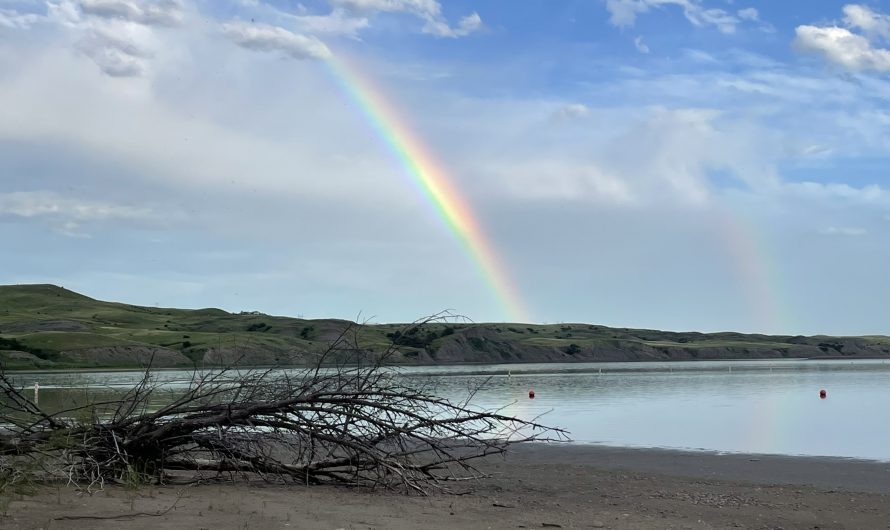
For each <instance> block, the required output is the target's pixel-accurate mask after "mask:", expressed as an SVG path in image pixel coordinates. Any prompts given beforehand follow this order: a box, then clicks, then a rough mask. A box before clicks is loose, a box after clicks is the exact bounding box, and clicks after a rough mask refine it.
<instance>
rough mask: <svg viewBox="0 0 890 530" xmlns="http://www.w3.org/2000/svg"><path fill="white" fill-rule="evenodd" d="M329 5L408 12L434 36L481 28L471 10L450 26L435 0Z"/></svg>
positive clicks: (343, 0)
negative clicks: (420, 21) (455, 24)
mask: <svg viewBox="0 0 890 530" xmlns="http://www.w3.org/2000/svg"><path fill="white" fill-rule="evenodd" d="M329 1H330V3H331V5H333V6H334V7H335V9H336V8H342V9H344V10H347V11H351V12H356V13H376V12H383V13H408V14H411V15H414V16H416V17H418V18H420V19H422V20H423V21H424V22H425V24H424V26H423V30H422V31H423V32H424V33H429V34H430V35H433V36H436V37H450V38H457V37H465V36H467V35H470V34H471V33H475V32H477V31H479V30H480V29H482V27H483V24H482V17H480V16H479V14H478V13H476V12H473V13H470V14H469V15H466V16H464V17H462V18H461V19H460V21H458V23H457V26H451V25H450V24H449V23H448V21H447V20H445V17H444V16H443V15H442V5H441V4H440V3H439V2H438V1H437V0H329Z"/></svg>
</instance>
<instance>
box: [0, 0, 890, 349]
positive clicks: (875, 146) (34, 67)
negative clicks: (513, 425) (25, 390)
mask: <svg viewBox="0 0 890 530" xmlns="http://www.w3.org/2000/svg"><path fill="white" fill-rule="evenodd" d="M337 54H344V55H348V56H349V57H350V58H351V60H352V61H353V62H356V63H358V64H360V65H361V67H362V69H363V70H364V71H365V73H366V74H368V75H370V76H371V77H373V80H374V82H375V84H377V85H378V86H380V87H381V88H382V90H383V92H384V93H385V94H386V97H387V99H389V100H390V101H391V103H392V104H393V105H394V106H395V107H397V108H398V109H399V111H400V113H401V114H403V115H404V116H406V117H407V120H408V121H409V122H410V126H411V128H412V129H413V130H414V131H415V133H416V134H417V135H418V137H420V138H422V139H423V141H424V143H425V144H426V145H427V146H428V147H429V149H430V151H432V152H434V153H435V154H436V155H437V157H438V158H439V159H440V160H441V161H442V162H443V165H444V166H445V167H446V168H447V170H448V173H449V175H450V177H451V179H452V181H453V183H454V184H455V186H456V187H457V188H458V189H460V190H461V193H462V194H463V195H464V196H465V198H466V200H467V201H468V202H469V203H470V204H471V205H472V206H473V209H474V210H475V212H476V213H477V216H478V218H479V222H480V224H481V226H482V227H483V230H484V231H485V232H486V234H487V236H488V238H489V240H490V241H491V242H492V244H493V246H494V247H495V248H496V249H497V252H498V253H499V254H500V255H501V256H502V258H503V260H504V261H505V262H506V263H507V264H508V267H509V269H510V271H511V274H512V281H513V282H514V283H515V286H516V289H517V290H518V291H519V292H520V293H521V295H522V297H523V298H524V300H525V302H526V304H527V305H528V307H529V309H530V312H531V316H532V319H533V320H535V321H538V322H570V321H583V322H594V323H599V324H606V325H613V326H633V327H650V328H664V329H683V330H686V329H697V330H704V331H714V330H739V331H764V332H778V333H803V334H814V333H837V334H864V333H869V334H871V333H874V334H877V333H884V334H887V333H890V329H888V322H890V309H888V307H890V306H888V304H886V303H885V301H886V300H888V299H890V281H888V279H890V275H888V273H887V267H886V263H888V262H890V189H888V183H887V177H888V176H887V168H888V167H890V165H888V162H890V140H888V138H890V134H888V133H890V130H888V129H890V112H888V110H887V109H888V101H890V82H888V81H890V80H888V74H890V3H888V2H877V1H870V2H861V3H845V2H828V1H814V2H763V1H760V2H758V1H752V2H743V1H740V0H733V1H729V0H602V1H599V0H586V1H581V0H578V1H573V2H570V1H557V0H548V1H543V0H541V1H523V2H516V1H494V0H490V1H479V2H470V1H454V2H449V1H444V0H440V1H437V0H317V1H307V2H302V3H300V2H291V1H276V2H263V1H261V0H240V1H236V0H231V1H228V2H226V1H209V0H158V1H153V2H150V1H145V0H55V1H51V2H45V1H42V0H0V102H2V105H0V160H2V161H3V164H2V166H0V238H2V240H3V242H4V245H3V256H2V258H3V259H2V266H0V283H32V282H40V283H44V282H52V283H58V284H62V285H64V286H66V287H69V288H72V289H75V290H78V291H81V292H84V293H85V294H88V295H90V296H94V297H98V298H104V299H113V300H123V301H127V302H132V303H139V304H145V305H155V304H157V305H161V306H182V307H205V306H216V307H222V308H224V309H228V310H233V311H239V310H260V311H265V312H269V313H276V314H287V315H303V316H306V317H329V316H334V317H343V318H355V317H356V316H357V315H359V314H361V315H362V318H373V319H374V320H375V321H378V322H391V321H405V320H414V319H415V318H418V317H421V316H423V315H427V314H431V313H435V312H437V311H439V310H442V309H446V308H447V309H453V310H454V311H456V312H458V313H460V314H463V315H466V316H468V317H470V318H472V319H473V320H476V321H493V320H501V319H503V318H505V316H506V315H505V314H504V313H503V311H502V308H501V306H500V304H499V303H498V300H497V298H496V296H494V294H493V293H492V292H491V291H490V290H488V289H487V288H486V285H485V281H484V279H482V278H480V276H479V275H478V273H477V271H476V269H475V268H474V266H473V264H472V263H471V262H470V261H469V260H468V259H467V257H466V255H465V254H464V253H463V252H462V251H461V248H460V246H459V244H458V243H457V242H456V241H455V239H454V238H453V236H452V234H450V233H449V232H448V230H447V229H445V228H444V227H443V223H442V222H441V221H440V220H439V219H438V218H437V217H436V215H435V213H434V211H433V209H432V207H431V206H430V205H429V204H428V203H426V201H425V199H424V197H423V196H421V195H420V194H418V193H417V192H416V191H415V190H413V189H412V188H411V187H410V186H408V185H407V184H406V178H405V175H404V170H403V168H402V167H401V166H400V165H399V164H398V162H397V161H396V160H394V159H393V157H392V156H391V154H390V153H389V152H388V150H387V149H386V148H385V147H384V146H383V144H382V142H381V140H380V139H379V138H378V137H376V136H375V133H374V131H373V129H372V128H371V127H370V126H369V124H368V123H367V121H366V120H365V119H364V118H363V117H362V116H361V115H360V114H359V113H357V112H356V110H355V107H354V105H352V104H351V103H350V101H349V100H348V99H347V98H346V96H345V95H344V94H343V93H341V92H340V91H339V90H338V88H337V86H336V84H335V83H333V82H332V79H331V76H330V75H329V72H328V70H327V68H326V66H325V64H324V63H325V61H326V60H327V58H328V57H330V56H332V55H337Z"/></svg>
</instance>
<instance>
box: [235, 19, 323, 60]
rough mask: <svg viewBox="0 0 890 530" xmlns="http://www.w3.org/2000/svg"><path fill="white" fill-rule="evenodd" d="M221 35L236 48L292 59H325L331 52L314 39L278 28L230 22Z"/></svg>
mask: <svg viewBox="0 0 890 530" xmlns="http://www.w3.org/2000/svg"><path fill="white" fill-rule="evenodd" d="M223 33H225V35H226V36H227V37H229V39H231V40H232V42H234V43H235V44H237V45H238V46H241V47H242V48H246V49H248V50H253V51H260V52H280V53H283V54H284V55H286V56H288V57H290V58H292V59H326V58H328V57H330V56H331V50H329V49H328V47H327V46H326V45H325V44H324V43H323V42H321V41H320V40H318V38H316V37H312V36H307V35H300V34H298V33H293V32H290V31H288V30H286V29H284V28H282V27H279V26H270V25H268V24H252V23H245V22H231V23H228V24H223Z"/></svg>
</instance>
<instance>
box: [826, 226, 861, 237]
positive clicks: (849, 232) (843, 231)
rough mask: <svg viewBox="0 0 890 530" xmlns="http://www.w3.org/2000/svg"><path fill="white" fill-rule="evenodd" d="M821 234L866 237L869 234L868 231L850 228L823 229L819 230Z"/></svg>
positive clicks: (830, 227) (833, 227) (831, 227)
mask: <svg viewBox="0 0 890 530" xmlns="http://www.w3.org/2000/svg"><path fill="white" fill-rule="evenodd" d="M819 233H820V234H823V235H826V236H849V237H856V236H864V235H865V234H867V233H868V230H866V229H864V228H860V227H848V226H829V227H828V228H823V229H822V230H819Z"/></svg>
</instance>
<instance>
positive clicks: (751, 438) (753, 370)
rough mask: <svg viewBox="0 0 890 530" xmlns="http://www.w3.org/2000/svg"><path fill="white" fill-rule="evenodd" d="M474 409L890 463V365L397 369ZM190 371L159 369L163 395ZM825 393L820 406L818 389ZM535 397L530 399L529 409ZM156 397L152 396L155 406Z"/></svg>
mask: <svg viewBox="0 0 890 530" xmlns="http://www.w3.org/2000/svg"><path fill="white" fill-rule="evenodd" d="M398 372H399V373H400V374H402V376H404V377H410V378H414V379H415V380H417V381H418V382H420V381H422V382H424V383H429V384H432V385H433V387H434V388H435V389H436V391H437V392H438V393H439V394H441V395H443V396H445V397H448V398H452V399H464V398H465V397H466V395H467V392H468V390H467V389H468V388H474V387H477V386H479V385H480V384H482V383H484V384H482V386H481V388H480V389H479V390H478V392H477V393H476V396H475V398H474V403H475V404H477V405H478V406H482V407H486V408H491V409H502V410H503V412H504V413H506V414H509V415H514V416H518V417H520V418H523V419H531V418H535V417H537V416H540V415H542V414H543V416H542V418H541V421H542V422H543V423H546V424H548V425H552V426H556V427H561V428H565V429H567V430H569V431H570V432H571V438H572V440H573V441H575V442H578V443H599V444H608V445H619V446H634V447H665V448H678V449H704V450H713V451H727V452H745V453H775V454H790V455H817V456H839V457H854V458H866V459H875V460H885V461H890V362H888V361H882V360H876V361H853V362H851V361H808V360H781V361H713V362H712V361H702V362H683V363H678V362H674V363H583V364H525V365H486V366H479V365H449V366H433V367H410V368H403V369H399V370H398ZM191 375H192V374H191V372H188V371H162V372H158V374H157V377H158V380H159V381H160V382H163V383H164V385H165V386H166V387H168V388H170V389H174V390H175V389H176V388H182V387H184V386H186V385H187V384H188V381H189V379H190V378H191ZM140 376H141V373H140V372H71V373H48V372H43V373H31V374H17V375H16V378H17V380H18V381H19V382H20V383H21V384H23V385H31V384H33V382H32V380H37V381H39V383H40V387H41V390H40V400H41V405H46V406H47V407H49V408H56V407H59V406H61V405H62V404H70V403H72V402H74V401H83V400H86V399H89V398H90V397H95V396H97V395H98V396H101V395H108V396H113V395H114V394H117V393H119V392H121V391H122V390H123V389H126V388H128V387H130V386H132V385H133V384H134V382H135V381H138V379H139V378H140ZM823 388H824V389H825V390H826V391H827V392H828V397H827V399H820V398H819V390H820V389H823ZM531 389H534V391H535V394H536V398H535V399H533V400H532V399H529V398H528V391H529V390H531ZM162 399H163V397H160V396H159V400H162Z"/></svg>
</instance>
